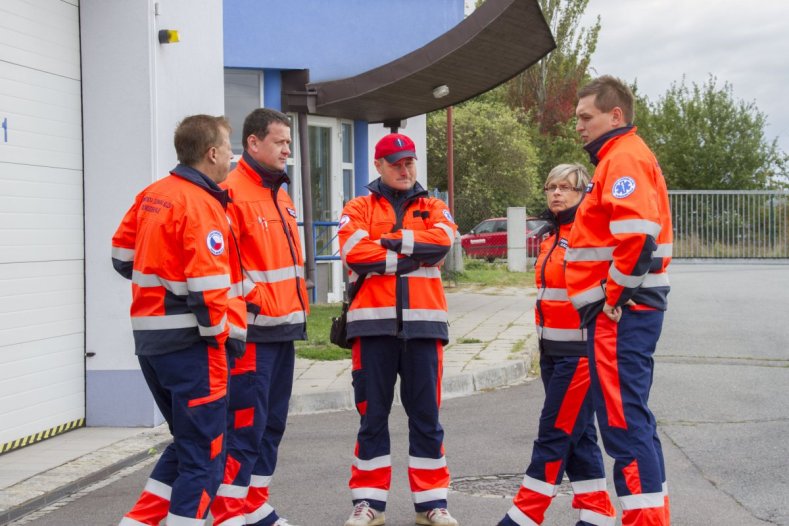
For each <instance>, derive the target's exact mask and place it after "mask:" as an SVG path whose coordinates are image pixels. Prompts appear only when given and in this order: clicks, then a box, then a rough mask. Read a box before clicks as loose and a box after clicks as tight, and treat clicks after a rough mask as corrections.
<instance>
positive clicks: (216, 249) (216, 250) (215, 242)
mask: <svg viewBox="0 0 789 526" xmlns="http://www.w3.org/2000/svg"><path fill="white" fill-rule="evenodd" d="M205 244H206V245H208V250H210V251H211V253H212V254H213V255H215V256H218V255H219V254H221V253H222V252H224V251H225V238H224V237H223V236H222V232H220V231H219V230H212V231H211V232H209V233H208V236H207V237H206V238H205Z"/></svg>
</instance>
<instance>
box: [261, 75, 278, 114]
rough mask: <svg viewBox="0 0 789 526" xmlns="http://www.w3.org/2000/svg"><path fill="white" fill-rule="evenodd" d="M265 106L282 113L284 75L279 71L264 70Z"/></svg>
mask: <svg viewBox="0 0 789 526" xmlns="http://www.w3.org/2000/svg"><path fill="white" fill-rule="evenodd" d="M263 106H264V107H266V108H271V109H272V110H277V111H282V74H281V73H280V71H279V70H278V69H265V70H263Z"/></svg>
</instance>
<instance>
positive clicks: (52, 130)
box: [0, 0, 85, 453]
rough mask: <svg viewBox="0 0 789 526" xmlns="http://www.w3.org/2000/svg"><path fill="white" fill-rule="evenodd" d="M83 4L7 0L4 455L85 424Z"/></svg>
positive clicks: (0, 183)
mask: <svg viewBox="0 0 789 526" xmlns="http://www.w3.org/2000/svg"><path fill="white" fill-rule="evenodd" d="M78 3H79V2H78V0H2V2H0V124H2V128H0V189H1V190H0V423H2V424H1V425H0V453H4V452H6V451H10V450H13V449H17V448H19V447H22V446H24V445H28V444H30V443H33V442H36V441H38V440H41V439H43V438H46V437H48V436H51V435H52V434H57V433H58V432H61V431H64V430H67V429H70V428H73V427H78V426H81V425H83V423H84V416H85V387H84V386H85V380H84V378H85V366H84V348H85V346H84V340H85V332H84V326H85V323H84V319H85V316H84V311H85V308H84V302H85V300H84V270H83V268H84V248H83V237H84V234H83V232H84V228H83V223H84V221H83V201H82V188H83V184H82V105H81V94H80V48H79V6H78Z"/></svg>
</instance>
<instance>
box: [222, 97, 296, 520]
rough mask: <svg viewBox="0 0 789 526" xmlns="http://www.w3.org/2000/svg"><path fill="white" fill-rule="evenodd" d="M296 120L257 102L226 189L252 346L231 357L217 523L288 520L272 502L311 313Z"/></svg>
mask: <svg viewBox="0 0 789 526" xmlns="http://www.w3.org/2000/svg"><path fill="white" fill-rule="evenodd" d="M290 141H291V139H290V120H289V119H288V117H287V116H286V115H284V114H282V113H280V112H278V111H275V110H271V109H267V108H259V109H256V110H255V111H253V112H252V113H250V114H249V115H248V116H247V118H246V119H245V120H244V128H243V145H244V153H243V155H242V157H241V160H240V161H239V162H238V166H236V168H235V169H234V170H233V171H232V172H231V173H230V175H229V176H228V178H227V182H226V183H225V184H224V186H225V187H226V188H227V189H228V192H229V193H230V197H231V199H232V201H233V202H232V204H231V205H230V207H229V208H228V215H229V217H230V221H231V224H232V225H233V227H234V229H235V231H236V232H237V233H238V243H239V248H240V252H241V262H242V267H243V273H244V280H243V283H239V284H238V286H239V288H241V287H242V286H243V294H244V296H245V298H246V302H247V312H248V315H247V321H248V323H249V331H248V334H247V349H246V353H245V354H244V356H243V358H240V359H236V360H233V361H232V362H231V364H232V367H231V376H230V414H229V416H228V440H227V461H226V467H225V475H224V479H223V480H222V485H221V486H220V488H219V491H218V493H217V498H216V500H215V501H214V504H213V505H212V506H211V513H212V515H213V516H214V524H215V525H216V526H221V525H223V524H232V525H236V524H254V525H256V526H272V525H276V526H285V525H286V524H287V521H286V520H285V519H284V518H280V517H279V516H278V515H277V513H276V511H274V508H273V507H272V506H271V505H270V504H269V503H268V498H269V484H270V482H271V477H272V475H273V474H274V469H275V468H276V465H277V451H278V448H279V444H280V441H281V440H282V435H283V433H284V432H285V424H286V421H287V416H288V402H289V401H290V394H291V389H292V387H293V369H294V366H295V347H294V344H293V342H294V340H303V339H306V337H307V333H306V317H307V313H308V311H309V302H308V298H307V289H306V285H305V282H304V259H303V257H302V253H301V240H300V239H299V234H298V232H299V229H298V225H297V223H296V218H297V213H296V207H295V206H294V205H293V201H292V200H291V199H290V196H289V195H288V193H287V191H286V190H285V188H283V185H285V184H287V183H289V182H290V179H289V178H288V175H287V173H286V172H285V168H286V165H287V161H288V156H289V155H290Z"/></svg>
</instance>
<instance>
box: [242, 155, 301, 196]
mask: <svg viewBox="0 0 789 526" xmlns="http://www.w3.org/2000/svg"><path fill="white" fill-rule="evenodd" d="M240 162H242V163H244V164H246V165H247V166H248V167H249V168H250V169H251V170H252V171H253V172H255V173H256V174H257V175H258V176H259V177H260V182H261V184H262V185H263V186H265V187H266V188H276V187H278V186H282V185H283V184H285V183H290V177H288V174H287V172H276V171H273V170H269V169H268V168H265V167H264V166H263V165H262V164H260V163H259V162H257V161H256V160H255V159H253V158H252V156H251V155H249V154H248V153H247V152H244V153H243V154H242V155H241V161H240Z"/></svg>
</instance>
